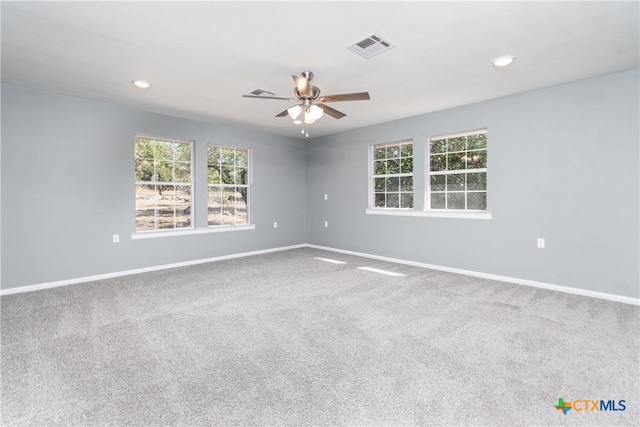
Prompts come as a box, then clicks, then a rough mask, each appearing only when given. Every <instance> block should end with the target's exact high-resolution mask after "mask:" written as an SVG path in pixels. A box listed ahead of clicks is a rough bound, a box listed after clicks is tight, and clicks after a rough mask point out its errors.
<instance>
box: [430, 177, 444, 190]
mask: <svg viewBox="0 0 640 427" xmlns="http://www.w3.org/2000/svg"><path fill="white" fill-rule="evenodd" d="M446 179H447V176H446V175H431V191H444V190H445V182H446Z"/></svg>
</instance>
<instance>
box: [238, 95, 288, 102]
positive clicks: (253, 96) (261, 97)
mask: <svg viewBox="0 0 640 427" xmlns="http://www.w3.org/2000/svg"><path fill="white" fill-rule="evenodd" d="M242 97H243V98H258V99H282V100H283V101H292V102H295V101H296V100H295V99H293V98H281V97H279V96H262V95H242Z"/></svg>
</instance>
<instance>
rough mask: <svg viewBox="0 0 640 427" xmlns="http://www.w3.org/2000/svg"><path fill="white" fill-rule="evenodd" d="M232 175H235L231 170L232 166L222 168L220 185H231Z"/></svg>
mask: <svg viewBox="0 0 640 427" xmlns="http://www.w3.org/2000/svg"><path fill="white" fill-rule="evenodd" d="M234 175H235V172H234V170H233V166H223V167H222V183H223V184H233V183H234V182H233V176H234Z"/></svg>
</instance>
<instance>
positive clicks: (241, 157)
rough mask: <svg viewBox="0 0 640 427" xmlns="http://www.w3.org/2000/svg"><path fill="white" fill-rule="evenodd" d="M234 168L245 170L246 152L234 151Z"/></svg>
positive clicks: (246, 164)
mask: <svg viewBox="0 0 640 427" xmlns="http://www.w3.org/2000/svg"><path fill="white" fill-rule="evenodd" d="M236 166H238V167H240V168H246V167H247V166H248V160H247V150H238V149H236Z"/></svg>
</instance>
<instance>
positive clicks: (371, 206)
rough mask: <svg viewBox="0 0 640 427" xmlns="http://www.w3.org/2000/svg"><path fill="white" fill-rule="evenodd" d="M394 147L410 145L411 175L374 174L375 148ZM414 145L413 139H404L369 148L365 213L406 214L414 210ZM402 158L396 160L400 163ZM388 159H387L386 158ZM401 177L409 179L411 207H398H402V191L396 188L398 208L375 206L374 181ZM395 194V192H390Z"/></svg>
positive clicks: (403, 173)
mask: <svg viewBox="0 0 640 427" xmlns="http://www.w3.org/2000/svg"><path fill="white" fill-rule="evenodd" d="M394 145H411V159H412V168H411V173H407V172H401V173H394V174H376V173H375V162H376V158H375V150H376V148H380V147H390V146H394ZM413 145H414V143H413V139H404V140H400V141H394V142H383V143H380V144H373V145H371V146H369V203H368V204H369V207H368V209H367V212H368V211H370V210H373V211H394V212H407V211H411V210H413V209H414V206H415V197H414V192H415V188H414V180H413V171H414V169H415V151H414V147H413ZM402 158H403V157H399V158H398V160H399V161H400V160H401V159H402ZM404 158H407V157H404ZM386 159H388V158H386ZM403 177H411V188H412V190H411V195H412V206H411V207H406V208H403V207H400V206H401V205H402V191H401V190H400V188H398V207H386V206H385V207H381V206H376V205H375V203H376V202H375V195H376V190H375V180H376V178H400V179H402V178H403ZM392 193H395V192H392ZM405 193H408V192H405ZM385 194H387V191H385Z"/></svg>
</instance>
